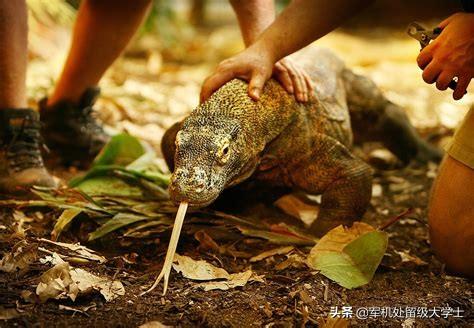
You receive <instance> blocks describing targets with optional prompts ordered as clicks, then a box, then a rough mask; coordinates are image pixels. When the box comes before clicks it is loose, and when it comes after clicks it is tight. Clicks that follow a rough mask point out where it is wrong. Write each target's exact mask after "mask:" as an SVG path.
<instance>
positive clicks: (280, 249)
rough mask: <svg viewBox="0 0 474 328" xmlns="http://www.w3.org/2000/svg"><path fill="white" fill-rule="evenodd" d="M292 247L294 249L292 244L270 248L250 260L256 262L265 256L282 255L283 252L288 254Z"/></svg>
mask: <svg viewBox="0 0 474 328" xmlns="http://www.w3.org/2000/svg"><path fill="white" fill-rule="evenodd" d="M293 249H295V248H294V247H293V246H284V247H278V248H275V249H271V250H268V251H265V252H263V253H260V254H258V255H256V256H254V257H252V258H251V259H250V262H258V261H261V260H263V259H266V258H267V257H270V256H274V255H283V254H288V253H289V252H291V251H292V250H293Z"/></svg>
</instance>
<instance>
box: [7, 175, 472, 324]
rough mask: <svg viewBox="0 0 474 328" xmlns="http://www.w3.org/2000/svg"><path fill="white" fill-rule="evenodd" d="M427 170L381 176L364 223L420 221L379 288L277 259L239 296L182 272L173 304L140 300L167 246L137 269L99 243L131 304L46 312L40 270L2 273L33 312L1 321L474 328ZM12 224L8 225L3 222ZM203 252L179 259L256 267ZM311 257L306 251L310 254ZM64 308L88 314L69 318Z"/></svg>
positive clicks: (253, 248) (410, 224) (156, 296)
mask: <svg viewBox="0 0 474 328" xmlns="http://www.w3.org/2000/svg"><path fill="white" fill-rule="evenodd" d="M427 171H428V172H429V169H428V168H427V167H408V168H405V169H398V170H390V171H377V173H376V182H375V183H376V184H379V185H380V186H381V187H382V189H383V196H381V197H376V198H374V199H373V201H372V206H371V207H370V209H369V211H368V213H367V214H366V216H365V219H364V221H366V222H368V223H370V224H372V225H374V226H379V225H381V224H383V223H384V222H386V221H387V220H388V219H390V218H391V217H393V216H395V215H397V214H399V213H401V212H403V211H404V210H405V209H407V208H413V209H414V214H413V215H411V216H409V217H407V218H402V219H401V220H400V221H399V222H398V223H396V224H394V225H393V226H391V227H389V228H388V230H387V231H388V232H389V235H390V240H389V248H388V251H387V254H386V256H385V257H384V259H383V261H382V264H381V266H380V267H379V269H378V270H377V272H376V274H375V277H374V279H373V280H372V281H371V282H370V283H369V284H368V285H366V286H363V287H361V288H357V289H354V290H347V289H344V288H343V287H340V286H338V285H337V284H335V283H334V282H332V281H330V280H329V279H327V278H325V277H324V276H322V275H320V274H317V273H315V272H312V271H311V270H309V269H308V268H307V267H303V268H287V269H284V270H278V269H276V268H275V266H276V265H277V264H278V263H280V262H282V261H283V260H284V259H286V258H285V256H275V257H272V258H269V259H268V260H266V261H262V262H257V263H254V264H252V269H253V270H254V271H255V272H256V273H258V274H259V275H260V274H261V275H264V282H263V283H259V282H252V283H249V284H247V285H246V286H244V287H242V288H237V289H233V290H228V291H208V292H205V291H203V290H201V289H198V288H196V287H195V285H196V284H195V283H194V282H191V281H190V280H188V279H185V278H183V277H182V276H181V275H180V274H178V273H175V272H173V273H172V275H171V280H170V288H169V292H168V294H167V295H166V296H165V297H162V296H161V288H158V289H157V290H155V291H153V292H152V293H151V294H148V295H146V296H144V297H140V296H138V294H139V293H140V292H141V291H143V287H144V286H149V284H150V283H151V282H152V281H153V279H154V277H155V274H156V272H157V271H158V269H160V265H161V264H160V263H161V262H162V259H163V257H162V255H163V254H164V253H165V251H166V246H167V243H166V241H164V242H163V243H159V244H158V246H156V245H142V246H141V245H140V244H139V242H138V244H135V245H133V247H132V249H133V252H136V254H137V258H136V259H135V262H136V263H135V264H127V263H124V262H123V261H122V260H121V257H120V255H126V254H129V255H130V253H131V252H132V251H131V248H125V247H123V246H119V245H117V243H116V242H115V243H114V242H110V241H108V242H106V243H105V246H104V244H103V245H97V244H96V245H95V248H97V249H99V250H100V251H101V253H102V254H109V256H107V257H108V258H109V259H110V261H109V262H108V263H107V264H106V265H103V266H101V267H93V268H92V270H93V271H94V272H96V271H97V272H100V273H102V274H107V275H109V276H114V277H115V278H117V279H120V280H121V281H122V282H123V283H124V285H125V288H126V295H125V296H123V297H120V298H118V299H116V300H114V301H112V302H110V303H106V302H105V301H104V300H103V299H102V298H101V297H99V296H91V297H85V298H80V299H79V300H77V301H76V302H71V301H48V302H47V303H45V304H42V305H31V304H27V303H25V302H23V301H21V300H19V299H20V297H19V295H20V293H21V292H22V291H23V290H24V289H27V290H34V288H33V286H34V285H35V271H34V270H33V272H30V273H28V274H27V275H26V276H20V275H18V274H0V290H1V293H0V295H1V296H0V304H5V305H7V306H12V305H14V304H15V303H16V307H17V308H18V309H20V310H21V311H24V312H23V314H22V315H21V316H20V317H19V318H16V319H13V320H9V321H7V322H5V321H0V325H1V326H5V327H7V326H8V327H14V326H18V327H36V326H38V327H45V326H48V327H79V326H84V325H88V326H91V327H136V326H139V325H141V324H143V323H146V322H149V321H159V322H161V323H163V324H166V325H173V326H175V325H176V326H183V327H194V326H206V327H222V326H224V327H237V326H241V327H262V326H270V327H271V326H276V327H294V326H302V325H306V326H314V325H315V323H316V322H317V320H318V319H321V318H326V317H328V315H329V312H330V309H331V307H334V306H338V307H339V308H341V307H342V306H352V307H353V311H354V318H352V319H350V323H351V324H353V325H354V326H356V327H381V326H383V327H400V326H401V325H403V327H472V325H473V324H474V308H473V301H472V298H473V295H472V292H473V288H472V287H473V285H472V282H471V281H468V280H465V279H462V278H456V277H454V276H450V275H448V274H447V273H446V272H444V269H443V266H442V265H441V264H440V263H439V262H438V261H437V260H436V259H435V258H434V256H433V253H432V251H431V250H430V248H429V242H428V235H427V227H426V205H427V201H428V192H427V190H428V189H429V186H430V185H431V183H432V181H433V179H432V177H428V176H427V173H426V172H427ZM428 175H430V174H428ZM395 186H398V187H395ZM4 220H5V217H4V219H3V220H2V222H4ZM66 240H67V237H66ZM228 243H229V244H230V243H232V244H234V246H235V249H236V250H239V251H243V252H248V253H250V254H259V253H260V252H261V251H263V250H267V249H271V248H274V247H275V246H274V245H270V244H268V243H267V242H265V241H263V240H259V239H254V238H240V239H237V240H233V241H230V242H228ZM224 244H225V243H223V245H224ZM1 246H2V250H5V249H6V248H7V249H8V247H9V245H7V244H5V243H2V244H1ZM198 246H199V242H197V241H196V240H195V239H194V238H193V237H192V236H186V235H185V236H183V238H182V239H181V240H180V245H179V247H178V252H179V253H180V254H184V255H188V256H191V257H193V258H195V259H205V260H207V261H209V262H210V263H213V264H214V265H217V266H222V267H224V268H226V269H227V270H228V271H229V272H239V271H242V270H243V269H244V268H247V267H248V266H249V265H250V263H249V262H248V259H242V258H235V259H234V258H232V257H231V256H228V255H227V256H226V255H221V254H219V253H216V252H213V251H209V250H200V249H199V247H198ZM112 249H113V251H111V250H112ZM308 250H309V248H299V249H298V251H299V252H302V253H307V252H308ZM397 252H402V253H397ZM400 254H409V255H411V256H415V257H416V258H417V260H416V261H413V260H411V261H406V262H403V259H402V258H401V256H400ZM158 255H159V256H158ZM37 269H38V270H39V271H40V270H41V268H37ZM60 304H61V305H66V306H70V307H72V308H75V309H78V310H81V311H83V312H77V313H74V312H71V311H70V310H64V309H62V310H61V309H60V308H59V305H60ZM448 304H449V306H451V307H452V308H459V309H461V310H462V311H464V312H463V313H462V316H463V317H462V318H457V319H456V318H453V317H450V318H448V319H443V318H432V319H421V318H417V319H415V320H414V321H412V320H411V319H406V318H403V319H401V318H398V319H397V318H383V319H382V318H378V319H365V320H364V319H356V318H355V311H356V309H357V308H364V307H366V308H368V307H392V308H393V307H405V306H408V307H428V308H430V307H444V306H447V305H448Z"/></svg>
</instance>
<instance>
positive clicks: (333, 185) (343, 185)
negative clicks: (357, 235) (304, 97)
mask: <svg viewBox="0 0 474 328" xmlns="http://www.w3.org/2000/svg"><path fill="white" fill-rule="evenodd" d="M288 172H290V173H289V174H290V180H291V183H292V184H293V187H296V188H298V189H302V190H303V191H305V192H307V193H310V194H322V198H321V208H320V211H319V214H318V217H317V219H316V220H315V222H313V224H312V225H311V227H310V231H311V232H312V233H313V234H315V235H317V236H321V235H324V234H325V233H326V232H327V231H329V230H330V229H332V228H334V227H336V226H338V225H340V224H344V225H351V224H352V222H354V221H356V220H360V219H362V215H363V214H364V213H365V211H366V209H367V207H368V205H369V203H370V198H371V195H372V170H371V168H370V167H369V166H368V165H367V164H366V163H365V162H364V161H362V160H361V159H359V158H357V157H355V156H354V155H352V154H351V153H350V152H349V150H348V149H347V148H346V147H344V146H343V145H342V144H341V143H339V142H338V141H336V140H335V139H332V138H331V137H328V136H323V135H318V138H317V142H315V143H314V145H313V147H312V151H311V152H309V154H307V155H305V156H302V157H300V159H299V160H298V161H297V162H295V163H293V165H292V166H290V167H289V170H288Z"/></svg>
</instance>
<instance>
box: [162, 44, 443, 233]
mask: <svg viewBox="0 0 474 328" xmlns="http://www.w3.org/2000/svg"><path fill="white" fill-rule="evenodd" d="M294 58H295V59H296V60H297V62H298V63H299V64H300V65H301V66H302V67H303V68H304V69H305V70H306V72H307V73H308V74H309V76H310V77H311V78H312V80H313V81H314V84H315V92H314V95H313V97H312V99H311V100H310V101H309V102H308V103H305V104H303V103H298V102H296V101H295V99H294V97H293V96H292V95H290V94H288V93H287V92H285V90H284V89H283V88H282V87H281V86H280V84H279V83H278V82H276V81H274V80H270V81H268V82H267V84H266V85H265V88H264V92H263V94H262V96H261V98H260V100H259V101H257V102H256V101H253V100H251V99H250V98H249V96H248V94H247V88H248V85H247V83H246V82H243V81H241V80H238V79H234V80H231V81H230V82H228V83H227V84H225V85H224V86H222V87H221V88H220V89H219V90H218V91H216V92H215V93H214V94H213V95H212V96H211V97H210V98H209V99H208V100H207V101H206V102H204V103H203V104H201V105H199V106H198V107H197V108H196V109H195V110H194V111H193V112H192V113H191V114H190V115H189V116H188V117H187V118H185V119H184V120H183V121H182V122H178V123H176V124H175V125H173V126H172V127H171V128H170V129H168V131H166V133H165V135H164V137H163V141H162V150H163V154H164V156H165V159H166V162H167V164H168V166H169V168H170V170H172V171H173V175H172V178H171V184H170V187H169V191H170V196H171V199H172V200H174V201H176V202H180V201H187V202H189V204H190V205H191V206H195V207H203V206H207V205H209V204H210V203H212V202H213V201H214V200H216V198H217V197H218V196H219V195H220V194H221V192H222V191H223V190H224V189H225V188H228V187H230V186H235V185H236V184H239V183H241V182H243V181H244V180H247V179H253V180H258V181H259V182H263V183H264V184H266V185H268V186H271V187H281V186H285V187H290V188H294V189H299V190H302V191H304V192H306V193H309V194H322V198H321V208H320V212H319V214H318V217H317V219H316V220H315V222H314V223H313V224H312V226H311V227H310V232H312V233H313V234H315V235H322V234H324V233H325V232H327V231H328V230H330V229H331V228H333V227H335V226H337V225H339V224H345V225H350V224H351V223H352V222H353V221H354V220H358V219H360V218H361V216H362V215H363V214H364V212H365V211H366V209H367V206H368V205H369V202H370V198H371V190H372V170H371V168H370V167H369V165H367V164H366V163H365V162H364V161H362V160H361V159H359V158H357V157H355V156H354V155H353V154H352V153H351V151H350V148H351V146H352V143H353V133H352V128H351V125H352V127H354V128H355V130H356V133H355V135H356V136H358V135H360V137H361V139H363V140H376V141H381V142H383V144H384V145H385V146H386V147H387V148H388V149H389V150H391V151H392V152H393V153H394V154H395V155H396V156H397V157H398V158H399V159H400V160H402V161H403V162H405V163H407V162H409V161H410V160H411V159H414V158H418V159H420V160H422V161H426V160H439V159H440V157H441V153H440V152H439V151H438V150H437V149H435V148H434V147H431V146H430V145H429V144H427V143H426V142H425V141H423V140H422V139H421V138H420V137H419V136H418V134H417V133H416V131H415V130H414V128H413V127H412V126H411V124H410V122H409V120H408V118H407V116H406V115H405V113H404V111H403V110H402V109H401V108H400V107H398V106H397V105H395V104H393V103H392V102H390V101H389V100H387V98H385V97H384V96H383V94H382V93H381V91H380V90H379V89H378V88H377V87H376V86H375V84H374V83H373V82H372V81H371V80H369V79H367V78H365V77H363V76H360V75H356V74H354V73H353V72H352V71H351V70H349V69H348V68H346V67H345V66H344V64H343V62H342V61H341V60H340V59H339V58H338V57H336V56H335V55H334V54H333V53H331V52H330V51H329V50H326V49H322V48H311V49H309V50H307V51H304V52H300V53H297V54H295V55H294Z"/></svg>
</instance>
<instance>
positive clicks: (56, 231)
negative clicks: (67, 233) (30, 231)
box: [51, 208, 82, 240]
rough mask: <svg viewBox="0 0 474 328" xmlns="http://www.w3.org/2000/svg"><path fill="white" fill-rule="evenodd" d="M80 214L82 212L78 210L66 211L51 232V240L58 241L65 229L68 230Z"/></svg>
mask: <svg viewBox="0 0 474 328" xmlns="http://www.w3.org/2000/svg"><path fill="white" fill-rule="evenodd" d="M80 213H82V210H81V209H77V208H70V209H66V210H64V211H63V213H62V214H61V215H60V216H59V218H58V220H57V221H56V224H55V225H54V228H53V231H52V232H51V239H52V240H57V239H58V237H59V235H60V234H61V232H62V231H63V230H64V228H66V226H67V225H68V224H69V223H71V221H72V220H74V218H75V217H77V216H78V215H79V214H80Z"/></svg>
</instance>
